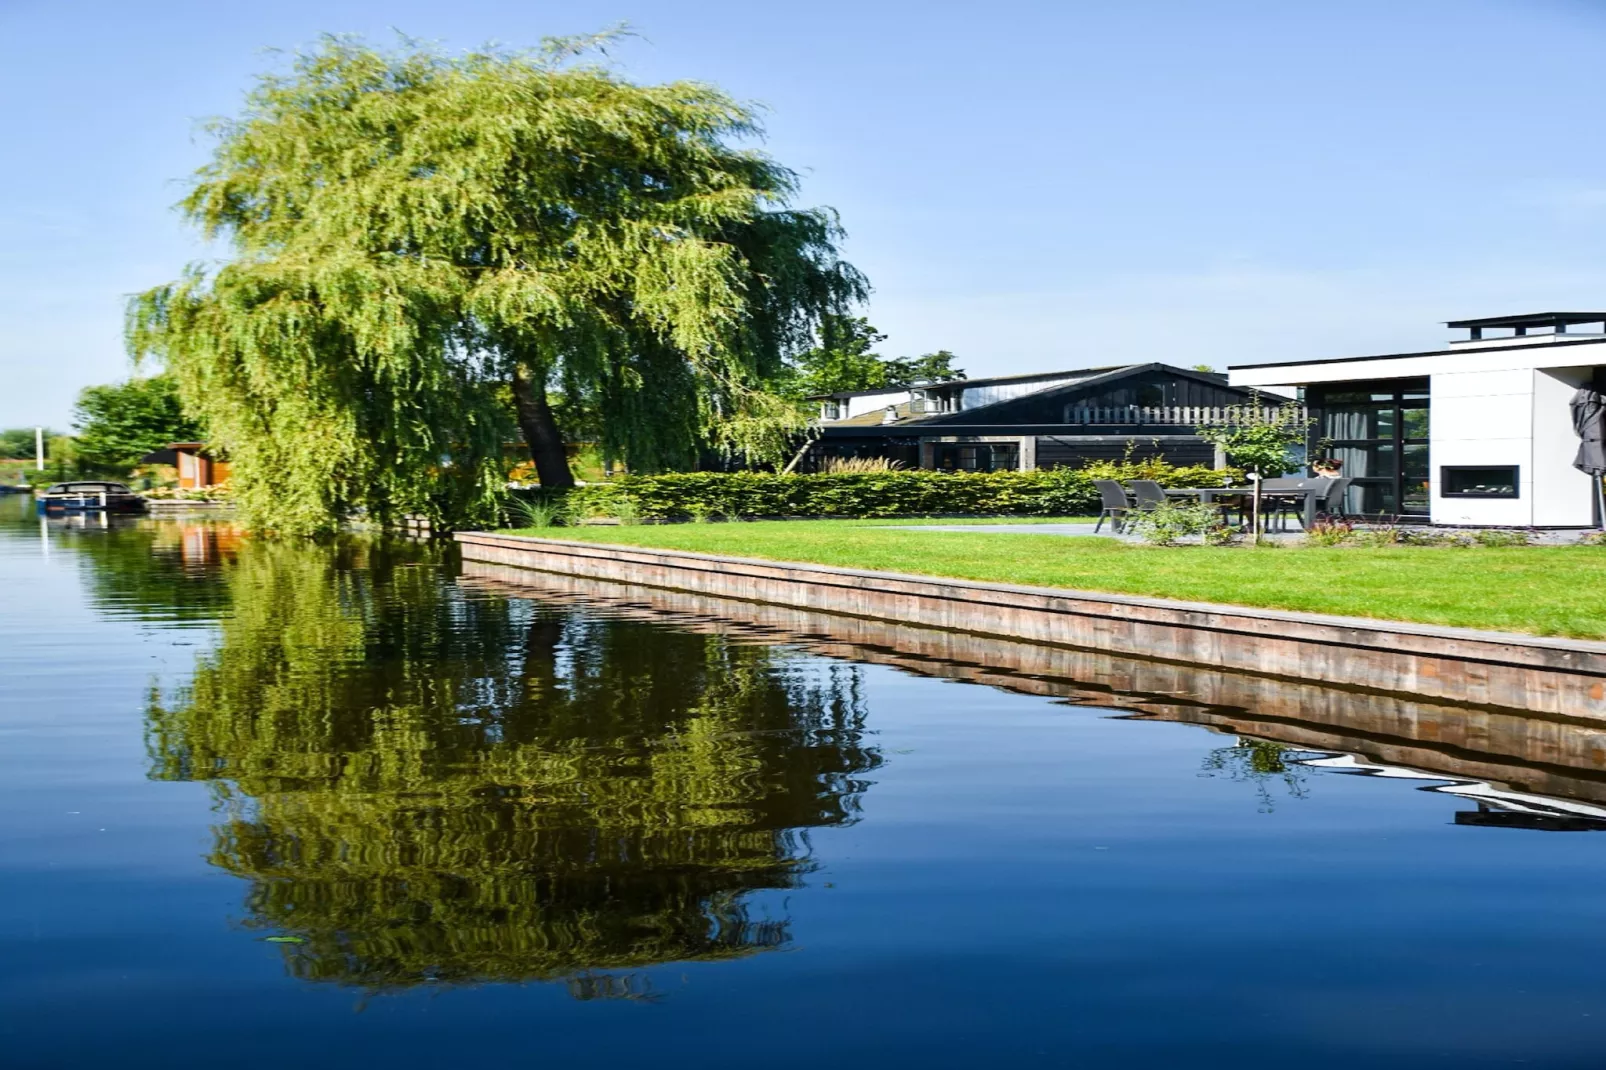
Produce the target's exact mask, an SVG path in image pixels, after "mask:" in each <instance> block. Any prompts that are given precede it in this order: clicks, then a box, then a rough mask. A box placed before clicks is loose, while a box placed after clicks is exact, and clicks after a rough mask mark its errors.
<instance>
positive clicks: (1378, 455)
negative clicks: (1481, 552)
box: [1305, 379, 1428, 518]
mask: <svg viewBox="0 0 1606 1070" xmlns="http://www.w3.org/2000/svg"><path fill="white" fill-rule="evenodd" d="M1305 400H1306V404H1307V405H1309V406H1310V408H1311V410H1312V415H1313V416H1315V418H1316V426H1315V428H1314V434H1315V435H1316V437H1317V438H1318V440H1320V441H1321V442H1322V444H1323V445H1325V446H1326V447H1327V450H1328V452H1329V453H1330V454H1331V456H1333V457H1335V458H1337V459H1339V460H1341V461H1343V462H1344V471H1343V474H1344V475H1346V476H1349V477H1351V478H1352V479H1354V481H1355V482H1353V483H1351V484H1350V488H1349V494H1348V497H1347V498H1346V500H1345V503H1344V508H1345V512H1347V513H1352V514H1364V515H1368V516H1405V517H1412V518H1418V517H1426V516H1427V515H1428V383H1427V380H1426V379H1384V380H1380V381H1378V382H1371V383H1336V384H1332V385H1319V386H1311V387H1308V388H1307V389H1306V391H1305Z"/></svg>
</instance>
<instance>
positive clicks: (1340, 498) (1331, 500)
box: [1317, 476, 1355, 518]
mask: <svg viewBox="0 0 1606 1070" xmlns="http://www.w3.org/2000/svg"><path fill="white" fill-rule="evenodd" d="M1353 482H1355V480H1353V479H1351V478H1350V477H1349V476H1339V477H1338V478H1337V479H1334V480H1333V483H1332V485H1331V486H1329V487H1328V488H1327V494H1326V496H1325V497H1323V498H1322V503H1321V505H1320V506H1319V507H1318V508H1317V512H1319V513H1321V514H1322V515H1323V516H1326V517H1339V518H1343V517H1345V516H1347V515H1349V514H1348V513H1346V512H1345V511H1344V495H1345V494H1346V493H1348V491H1349V485H1350V484H1351V483H1353Z"/></svg>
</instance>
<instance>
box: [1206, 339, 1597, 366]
mask: <svg viewBox="0 0 1606 1070" xmlns="http://www.w3.org/2000/svg"><path fill="white" fill-rule="evenodd" d="M1501 341H1504V339H1501ZM1511 341H1512V343H1513V344H1512V345H1509V346H1491V345H1480V346H1477V347H1475V348H1474V347H1470V346H1457V347H1456V348H1454V349H1425V350H1419V351H1417V352H1414V353H1377V354H1374V355H1372V356H1369V357H1318V358H1317V359H1315V360H1276V361H1268V362H1266V363H1264V364H1229V365H1227V370H1228V371H1230V372H1236V371H1247V370H1248V369H1250V368H1308V367H1311V366H1312V365H1316V364H1355V363H1357V362H1359V361H1365V360H1403V359H1404V358H1406V357H1450V356H1456V357H1461V356H1466V355H1467V354H1468V353H1504V352H1506V351H1507V350H1511V349H1558V348H1561V347H1564V346H1598V345H1602V344H1606V340H1603V339H1600V338H1570V339H1568V340H1567V341H1565V342H1530V341H1527V340H1525V339H1523V338H1513V339H1511Z"/></svg>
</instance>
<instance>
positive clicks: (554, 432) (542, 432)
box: [513, 364, 574, 487]
mask: <svg viewBox="0 0 1606 1070" xmlns="http://www.w3.org/2000/svg"><path fill="white" fill-rule="evenodd" d="M513 407H514V408H515V409H516V410H517V411H518V417H519V430H521V431H523V432H524V441H525V442H526V443H528V444H529V447H530V460H532V461H534V462H535V474H536V477H537V478H539V479H540V480H541V485H542V486H543V487H572V486H574V473H572V472H570V471H569V455H568V451H567V450H565V449H564V448H563V432H561V431H559V430H558V422H557V421H556V420H554V419H553V418H552V406H550V405H548V404H547V401H546V386H545V384H544V383H542V382H539V381H537V380H535V379H532V378H531V377H530V372H529V369H527V368H525V367H524V366H523V365H522V364H515V365H514V366H513Z"/></svg>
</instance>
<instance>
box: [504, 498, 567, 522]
mask: <svg viewBox="0 0 1606 1070" xmlns="http://www.w3.org/2000/svg"><path fill="white" fill-rule="evenodd" d="M508 513H509V514H510V519H511V520H512V521H513V523H515V524H517V525H518V526H520V527H523V528H550V527H556V526H557V525H559V524H561V523H563V520H564V516H565V512H564V508H563V504H562V503H561V502H551V501H539V500H533V499H530V498H517V497H515V498H512V499H511V500H510V501H509V502H508Z"/></svg>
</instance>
